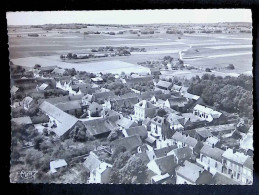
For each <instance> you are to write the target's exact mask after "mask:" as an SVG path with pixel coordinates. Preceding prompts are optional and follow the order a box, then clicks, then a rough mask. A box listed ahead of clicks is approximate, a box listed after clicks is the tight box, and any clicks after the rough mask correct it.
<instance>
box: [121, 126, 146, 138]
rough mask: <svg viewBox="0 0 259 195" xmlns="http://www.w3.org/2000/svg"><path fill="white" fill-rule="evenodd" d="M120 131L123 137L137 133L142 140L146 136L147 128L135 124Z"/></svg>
mask: <svg viewBox="0 0 259 195" xmlns="http://www.w3.org/2000/svg"><path fill="white" fill-rule="evenodd" d="M122 133H123V135H124V136H125V137H129V136H132V135H138V136H139V137H140V138H141V139H142V140H144V139H146V138H147V129H146V127H145V126H136V127H131V128H129V129H124V130H122Z"/></svg>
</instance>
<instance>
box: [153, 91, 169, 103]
mask: <svg viewBox="0 0 259 195" xmlns="http://www.w3.org/2000/svg"><path fill="white" fill-rule="evenodd" d="M159 92H160V91H159ZM169 98H171V94H170V93H169V92H167V93H156V94H154V95H153V97H152V98H151V99H150V102H151V103H152V104H156V103H157V101H158V100H163V101H166V100H167V99H169Z"/></svg>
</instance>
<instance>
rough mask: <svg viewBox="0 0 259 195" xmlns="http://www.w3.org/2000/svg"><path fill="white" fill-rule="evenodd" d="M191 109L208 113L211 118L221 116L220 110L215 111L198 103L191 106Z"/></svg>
mask: <svg viewBox="0 0 259 195" xmlns="http://www.w3.org/2000/svg"><path fill="white" fill-rule="evenodd" d="M193 110H198V111H200V112H204V113H206V114H210V115H211V116H212V117H213V118H219V117H220V116H221V114H222V113H221V112H218V111H215V110H213V109H211V108H208V107H206V106H202V105H200V104H197V105H196V106H195V107H194V108H193Z"/></svg>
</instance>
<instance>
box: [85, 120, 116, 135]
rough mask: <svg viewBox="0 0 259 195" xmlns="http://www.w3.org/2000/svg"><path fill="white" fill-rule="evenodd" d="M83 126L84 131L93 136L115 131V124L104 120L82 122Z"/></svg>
mask: <svg viewBox="0 0 259 195" xmlns="http://www.w3.org/2000/svg"><path fill="white" fill-rule="evenodd" d="M83 124H84V125H85V127H86V130H87V131H88V132H89V133H90V134H91V135H93V136H96V135H99V134H103V133H108V132H110V131H112V130H115V129H116V126H114V125H115V124H113V123H112V122H111V121H109V120H107V119H104V118H98V119H94V120H89V121H84V122H83Z"/></svg>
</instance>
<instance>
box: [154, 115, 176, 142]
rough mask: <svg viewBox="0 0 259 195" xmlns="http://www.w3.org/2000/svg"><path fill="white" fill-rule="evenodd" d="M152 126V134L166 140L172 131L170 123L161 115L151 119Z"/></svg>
mask: <svg viewBox="0 0 259 195" xmlns="http://www.w3.org/2000/svg"><path fill="white" fill-rule="evenodd" d="M150 127H151V135H152V136H153V137H155V138H156V139H158V140H165V139H166V138H167V137H168V136H170V133H172V132H171V129H170V124H169V123H168V122H167V120H166V119H165V118H163V117H160V116H156V117H155V118H152V119H151V124H150Z"/></svg>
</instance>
